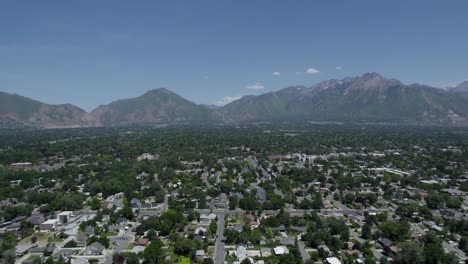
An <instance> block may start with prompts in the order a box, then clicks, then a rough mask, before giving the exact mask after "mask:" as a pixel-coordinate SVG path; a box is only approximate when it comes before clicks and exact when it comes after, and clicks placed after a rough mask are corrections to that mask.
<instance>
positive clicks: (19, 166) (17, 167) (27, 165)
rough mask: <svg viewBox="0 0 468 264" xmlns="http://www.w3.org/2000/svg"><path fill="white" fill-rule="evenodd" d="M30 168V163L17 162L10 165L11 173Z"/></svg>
mask: <svg viewBox="0 0 468 264" xmlns="http://www.w3.org/2000/svg"><path fill="white" fill-rule="evenodd" d="M31 168H32V163H31V162H17V163H12V164H11V165H10V170H12V171H21V170H30V169H31Z"/></svg>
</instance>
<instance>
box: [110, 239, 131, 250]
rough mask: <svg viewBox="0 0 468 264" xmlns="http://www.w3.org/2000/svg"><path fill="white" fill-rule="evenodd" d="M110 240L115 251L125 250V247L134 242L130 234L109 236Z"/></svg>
mask: <svg viewBox="0 0 468 264" xmlns="http://www.w3.org/2000/svg"><path fill="white" fill-rule="evenodd" d="M109 240H110V241H111V243H112V244H113V245H114V247H115V248H114V251H115V252H117V253H119V252H122V251H123V250H125V248H126V247H127V246H128V244H130V242H132V237H130V236H119V237H109Z"/></svg>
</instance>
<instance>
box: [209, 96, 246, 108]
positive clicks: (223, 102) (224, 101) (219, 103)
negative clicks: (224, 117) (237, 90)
mask: <svg viewBox="0 0 468 264" xmlns="http://www.w3.org/2000/svg"><path fill="white" fill-rule="evenodd" d="M238 99H241V97H240V96H226V97H224V98H223V99H221V100H219V101H217V102H216V103H215V105H217V106H223V105H227V104H229V103H230V102H234V101H235V100H238Z"/></svg>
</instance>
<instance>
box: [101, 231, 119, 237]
mask: <svg viewBox="0 0 468 264" xmlns="http://www.w3.org/2000/svg"><path fill="white" fill-rule="evenodd" d="M118 234H119V233H117V232H104V233H102V234H101V235H103V236H107V237H110V236H117V235H118Z"/></svg>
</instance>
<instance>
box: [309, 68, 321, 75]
mask: <svg viewBox="0 0 468 264" xmlns="http://www.w3.org/2000/svg"><path fill="white" fill-rule="evenodd" d="M319 72H320V71H319V70H317V69H315V68H309V69H307V70H306V73H307V74H310V75H313V74H317V73H319Z"/></svg>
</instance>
